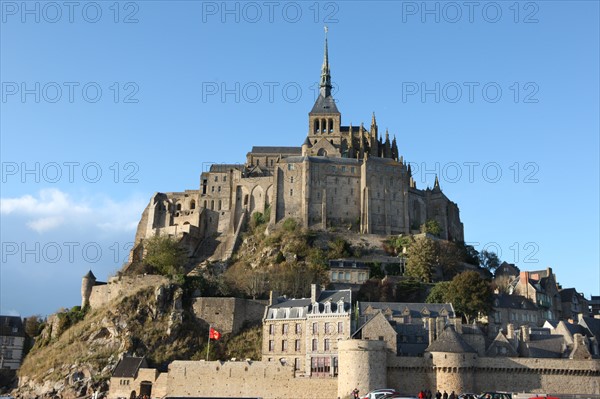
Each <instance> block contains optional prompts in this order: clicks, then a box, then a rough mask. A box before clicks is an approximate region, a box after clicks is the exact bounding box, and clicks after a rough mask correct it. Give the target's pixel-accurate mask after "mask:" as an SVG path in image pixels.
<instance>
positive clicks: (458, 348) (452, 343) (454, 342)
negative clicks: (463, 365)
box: [425, 326, 477, 353]
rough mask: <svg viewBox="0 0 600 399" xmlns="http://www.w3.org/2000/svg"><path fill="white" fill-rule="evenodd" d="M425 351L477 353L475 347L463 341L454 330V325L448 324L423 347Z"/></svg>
mask: <svg viewBox="0 0 600 399" xmlns="http://www.w3.org/2000/svg"><path fill="white" fill-rule="evenodd" d="M425 351H426V352H445V353H477V351H476V350H475V349H473V347H472V346H471V345H469V344H467V343H466V342H465V340H464V339H462V337H461V336H460V335H459V334H458V333H457V332H456V331H455V330H454V326H448V327H446V329H444V332H442V333H441V334H440V336H439V337H438V338H437V339H436V340H435V341H433V342H432V343H431V345H429V346H428V347H427V349H425Z"/></svg>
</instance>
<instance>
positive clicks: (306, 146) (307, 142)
mask: <svg viewBox="0 0 600 399" xmlns="http://www.w3.org/2000/svg"><path fill="white" fill-rule="evenodd" d="M310 147H312V145H311V144H310V139H309V138H308V136H307V137H306V140H304V143H302V156H307V155H308V149H309V148H310Z"/></svg>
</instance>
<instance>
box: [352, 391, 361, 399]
mask: <svg viewBox="0 0 600 399" xmlns="http://www.w3.org/2000/svg"><path fill="white" fill-rule="evenodd" d="M352 399H360V398H359V396H358V388H354V391H352Z"/></svg>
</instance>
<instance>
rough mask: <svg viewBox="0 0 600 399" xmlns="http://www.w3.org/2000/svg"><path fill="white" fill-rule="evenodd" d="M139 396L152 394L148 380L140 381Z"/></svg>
mask: <svg viewBox="0 0 600 399" xmlns="http://www.w3.org/2000/svg"><path fill="white" fill-rule="evenodd" d="M140 396H141V397H145V396H147V397H148V398H150V397H151V396H152V383H151V382H150V381H142V382H141V383H140Z"/></svg>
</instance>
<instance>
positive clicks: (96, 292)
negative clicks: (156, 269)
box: [88, 274, 169, 309]
mask: <svg viewBox="0 0 600 399" xmlns="http://www.w3.org/2000/svg"><path fill="white" fill-rule="evenodd" d="M168 283H169V280H168V279H167V278H166V277H164V276H158V275H150V274H149V275H139V276H122V277H112V278H111V279H110V280H108V283H107V284H103V285H95V286H93V287H91V293H90V295H89V300H88V303H89V305H90V306H91V307H92V309H97V308H99V307H102V306H104V305H106V304H107V303H109V302H110V301H112V300H113V299H116V298H121V297H124V296H130V295H133V294H135V293H136V292H138V291H141V290H143V289H144V288H148V287H153V288H156V287H159V286H161V285H164V284H168Z"/></svg>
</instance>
